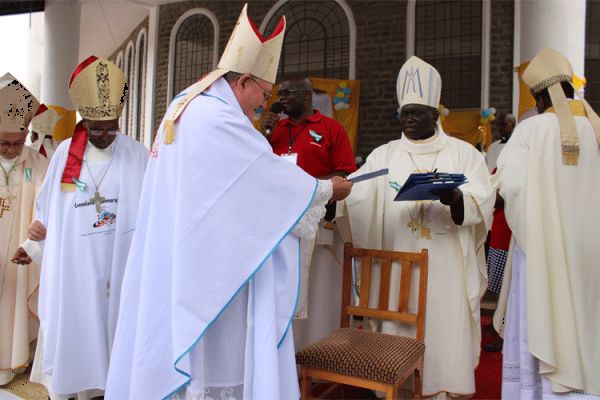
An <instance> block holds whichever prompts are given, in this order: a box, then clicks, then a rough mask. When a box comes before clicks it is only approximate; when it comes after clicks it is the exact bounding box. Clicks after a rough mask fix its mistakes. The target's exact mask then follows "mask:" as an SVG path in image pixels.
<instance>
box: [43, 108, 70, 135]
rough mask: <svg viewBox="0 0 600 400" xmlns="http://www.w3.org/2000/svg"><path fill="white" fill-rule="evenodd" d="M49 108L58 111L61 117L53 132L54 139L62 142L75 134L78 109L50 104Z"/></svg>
mask: <svg viewBox="0 0 600 400" xmlns="http://www.w3.org/2000/svg"><path fill="white" fill-rule="evenodd" d="M48 108H49V109H52V110H54V111H56V113H57V114H58V115H59V117H60V120H59V121H58V122H57V123H56V125H55V127H54V131H53V132H52V137H54V140H56V141H59V142H62V141H63V140H65V139H68V138H70V137H71V136H73V131H74V130H75V124H76V120H75V119H76V111H75V110H67V109H66V108H63V107H60V106H48Z"/></svg>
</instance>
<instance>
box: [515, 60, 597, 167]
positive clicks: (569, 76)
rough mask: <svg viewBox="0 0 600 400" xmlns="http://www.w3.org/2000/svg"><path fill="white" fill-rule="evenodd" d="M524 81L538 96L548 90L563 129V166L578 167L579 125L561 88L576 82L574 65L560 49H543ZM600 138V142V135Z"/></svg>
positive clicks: (561, 135) (587, 106)
mask: <svg viewBox="0 0 600 400" xmlns="http://www.w3.org/2000/svg"><path fill="white" fill-rule="evenodd" d="M523 81H524V82H525V83H526V84H527V86H529V89H530V90H531V93H532V94H533V95H534V97H535V96H536V95H537V94H539V93H540V92H542V91H543V90H544V89H547V90H548V94H549V95H550V100H551V101H552V106H553V107H554V111H555V112H556V117H557V118H558V125H559V127H560V139H561V146H562V159H563V164H564V165H577V161H578V159H579V137H578V136H577V126H576V125H575V118H574V117H573V113H572V111H571V108H570V107H569V104H568V102H567V98H566V96H565V93H564V91H563V89H562V87H561V82H569V83H571V84H572V82H573V68H572V67H571V63H570V62H569V60H567V58H566V57H565V56H563V55H562V54H560V53H559V52H557V51H556V50H552V49H543V50H541V51H540V52H539V53H538V54H537V55H536V56H535V57H534V58H533V59H532V60H531V61H530V62H529V65H528V66H527V68H526V69H525V72H524V73H523ZM584 103H585V104H586V111H588V108H589V110H591V113H593V114H594V115H595V119H596V120H597V119H598V116H597V115H596V114H595V113H594V111H593V110H592V109H591V107H590V106H589V104H587V102H585V101H584ZM588 116H589V117H590V120H591V121H592V125H594V124H595V123H594V116H591V115H590V113H589V112H588ZM596 125H597V124H596ZM594 129H595V130H596V135H597V136H598V133H599V131H600V128H599V129H596V126H594ZM598 137H599V140H600V136H598Z"/></svg>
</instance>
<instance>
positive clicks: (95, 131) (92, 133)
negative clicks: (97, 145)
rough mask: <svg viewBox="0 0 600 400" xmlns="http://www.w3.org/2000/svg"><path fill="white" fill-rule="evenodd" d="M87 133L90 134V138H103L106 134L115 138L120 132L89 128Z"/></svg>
mask: <svg viewBox="0 0 600 400" xmlns="http://www.w3.org/2000/svg"><path fill="white" fill-rule="evenodd" d="M87 131H88V133H89V134H90V136H102V134H103V133H104V132H106V134H107V135H110V136H115V135H116V134H117V132H118V129H89V128H88V130H87Z"/></svg>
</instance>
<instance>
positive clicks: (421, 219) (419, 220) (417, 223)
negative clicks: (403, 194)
mask: <svg viewBox="0 0 600 400" xmlns="http://www.w3.org/2000/svg"><path fill="white" fill-rule="evenodd" d="M407 153H408V156H409V157H410V161H411V162H412V164H413V165H414V166H415V169H416V172H431V171H433V170H434V168H435V164H436V163H437V160H438V156H439V155H440V152H439V150H438V151H436V152H435V158H434V160H433V164H431V168H430V169H429V171H426V170H422V169H420V168H419V166H418V165H417V163H416V162H415V159H414V158H413V155H412V153H410V152H407ZM415 213H416V215H414V214H413V212H412V207H411V206H408V214H409V216H410V221H409V222H408V224H406V226H407V227H408V228H410V230H411V231H412V233H413V234H418V235H419V237H420V238H422V239H427V240H431V239H432V237H431V228H430V227H429V226H427V224H426V223H425V201H415Z"/></svg>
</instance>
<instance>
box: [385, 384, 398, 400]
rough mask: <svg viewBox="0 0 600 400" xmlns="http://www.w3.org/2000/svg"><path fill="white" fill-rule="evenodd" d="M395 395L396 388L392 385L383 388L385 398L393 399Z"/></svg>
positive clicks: (387, 399) (386, 399)
mask: <svg viewBox="0 0 600 400" xmlns="http://www.w3.org/2000/svg"><path fill="white" fill-rule="evenodd" d="M395 397H396V390H395V389H394V386H393V385H390V386H388V387H387V388H386V389H385V400H394V398H395Z"/></svg>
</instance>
